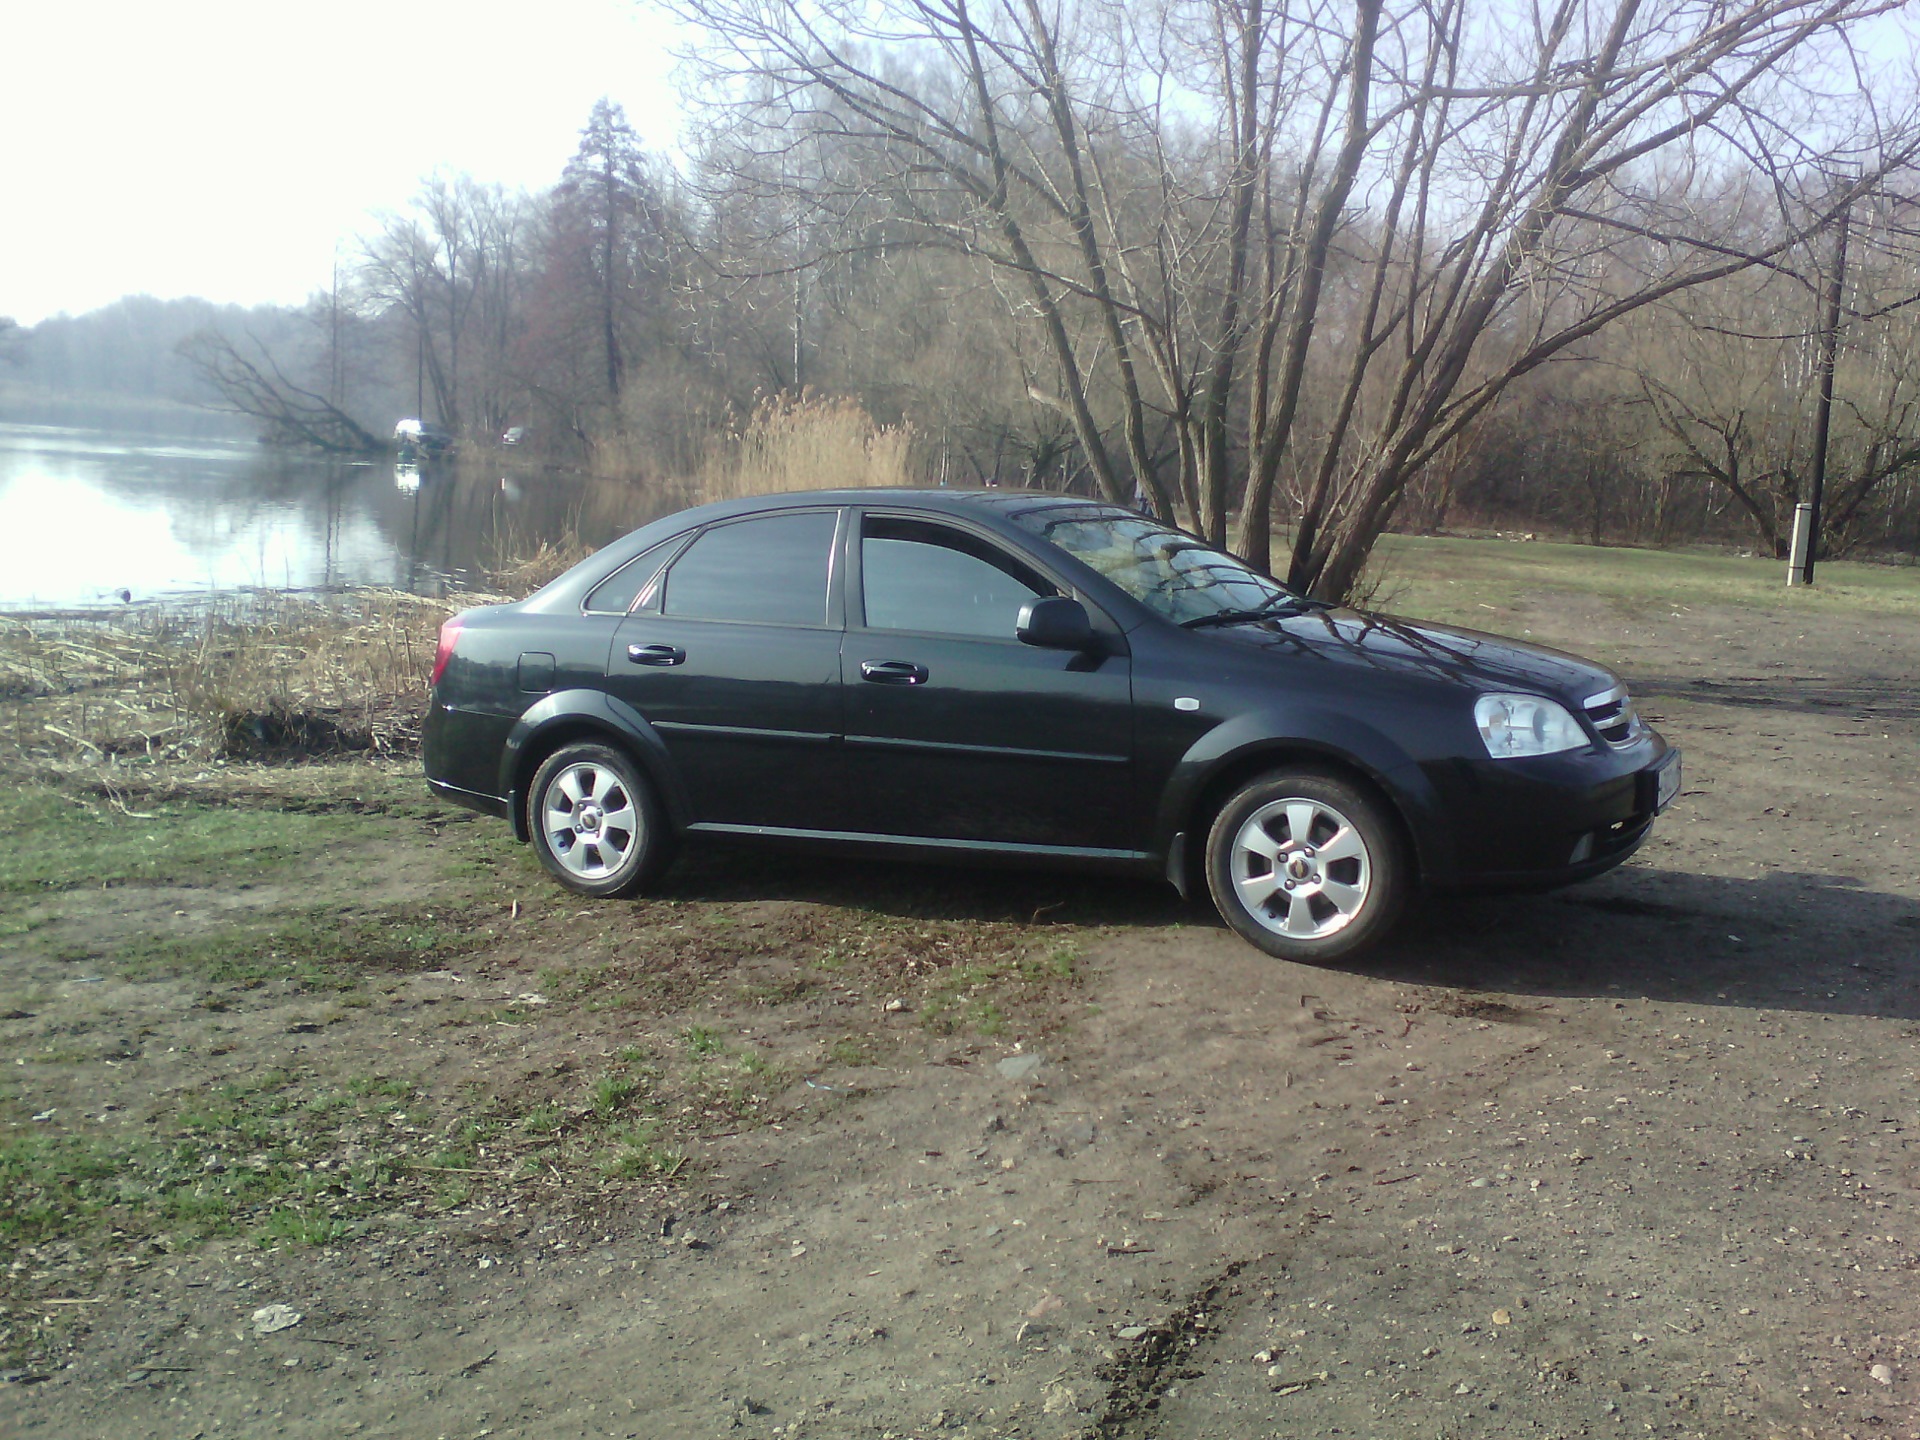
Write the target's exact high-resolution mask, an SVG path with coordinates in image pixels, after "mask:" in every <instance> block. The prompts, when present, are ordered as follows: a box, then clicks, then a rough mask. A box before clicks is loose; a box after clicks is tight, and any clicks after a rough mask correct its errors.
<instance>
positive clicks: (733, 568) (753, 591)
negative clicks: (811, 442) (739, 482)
mask: <svg viewBox="0 0 1920 1440" xmlns="http://www.w3.org/2000/svg"><path fill="white" fill-rule="evenodd" d="M835 523H836V517H835V514H834V512H833V511H831V510H803V511H800V512H798V513H797V514H786V515H763V516H761V517H759V518H758V519H755V520H737V521H735V522H733V523H732V524H730V525H716V526H714V528H713V529H711V530H709V531H707V533H706V534H704V535H702V536H701V537H700V538H699V539H698V540H696V541H694V542H693V544H692V545H691V546H690V547H688V550H687V553H686V554H684V555H682V556H681V557H680V558H679V559H678V560H676V561H675V562H674V564H673V568H672V569H671V570H669V571H668V572H667V583H666V592H665V597H664V599H663V600H662V602H661V606H660V609H661V612H662V613H663V614H666V615H673V616H678V617H680V618H682V619H688V620H753V621H758V622H759V623H760V624H763V625H824V624H826V623H827V578H828V575H829V572H830V566H829V560H830V557H831V556H832V553H833V532H834V526H835Z"/></svg>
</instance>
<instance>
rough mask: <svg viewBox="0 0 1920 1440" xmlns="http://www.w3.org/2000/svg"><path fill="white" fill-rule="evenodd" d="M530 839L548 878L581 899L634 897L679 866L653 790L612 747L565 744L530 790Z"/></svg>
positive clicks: (636, 768)
mask: <svg viewBox="0 0 1920 1440" xmlns="http://www.w3.org/2000/svg"><path fill="white" fill-rule="evenodd" d="M527 833H528V835H529V836H530V837H531V838H532V840H533V848H534V853H535V854H537V855H538V856H539V857H540V863H541V864H542V865H544V866H546V868H547V871H548V873H550V874H551V875H552V876H553V877H554V879H556V880H558V881H559V882H560V883H561V884H562V885H564V886H566V887H567V889H569V890H571V891H573V892H574V893H575V894H578V895H592V896H595V897H597V898H601V899H606V898H610V897H614V896H623V895H632V894H634V893H636V892H637V891H638V890H639V889H640V888H641V887H642V886H644V885H646V884H647V883H648V882H649V881H651V880H653V879H654V878H655V877H657V876H658V875H659V874H660V872H661V871H662V870H664V869H666V867H667V866H668V865H669V864H670V863H671V862H672V860H673V834H672V831H671V829H670V828H669V826H668V824H667V817H666V812H665V810H664V809H663V808H662V807H661V804H660V800H659V797H658V796H657V795H655V793H654V789H653V786H652V784H651V783H650V782H649V781H648V780H647V777H646V776H645V775H643V774H642V773H641V771H640V767H639V766H638V765H636V764H634V763H633V760H632V759H631V757H629V756H628V755H627V754H626V753H625V752H624V751H622V750H618V749H616V748H614V747H613V746H611V745H597V744H592V743H582V744H576V745H563V746H561V747H560V748H559V749H558V750H556V751H554V752H553V754H551V755H549V756H548V757H547V758H546V760H545V762H544V763H542V764H541V766H540V768H539V770H537V771H535V772H534V777H533V784H532V785H530V786H528V787H527Z"/></svg>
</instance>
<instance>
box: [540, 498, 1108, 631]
mask: <svg viewBox="0 0 1920 1440" xmlns="http://www.w3.org/2000/svg"><path fill="white" fill-rule="evenodd" d="M841 505H867V506H875V505H877V506H898V507H900V508H901V509H913V510H921V511H925V512H928V513H930V514H944V515H954V516H971V517H973V518H976V519H980V520H984V521H986V522H987V523H988V525H989V526H990V527H991V528H993V529H995V530H999V531H1003V532H1005V533H1007V534H1009V535H1014V536H1018V537H1020V538H1021V539H1023V540H1026V541H1028V542H1029V543H1030V542H1031V541H1032V539H1033V536H1032V534H1031V532H1027V531H1023V530H1022V529H1021V527H1020V526H1019V525H1018V524H1017V523H1016V518H1015V517H1016V514H1017V512H1018V511H1020V510H1022V509H1033V508H1044V509H1052V508H1055V507H1068V506H1071V507H1075V508H1079V509H1094V510H1102V511H1108V512H1111V513H1113V514H1120V515H1124V514H1129V513H1132V512H1129V511H1127V510H1125V509H1124V508H1122V507H1120V506H1117V505H1112V504H1110V503H1108V502H1107V501H1104V500H1094V499H1089V498H1088V497H1086V496H1084V495H1063V494H1061V493H1059V492H1058V491H1053V490H1008V489H999V488H969V489H964V490H962V489H956V488H951V487H941V488H929V489H914V488H910V487H906V486H891V487H884V488H883V487H878V486H875V487H872V488H862V489H847V490H789V491H784V492H782V493H779V494H774V495H745V496H741V497H739V498H737V499H732V500H717V501H714V502H712V503H710V504H706V505H698V506H695V507H693V508H691V509H687V510H676V511H673V512H671V513H669V514H666V515H662V516H661V517H660V518H659V519H657V520H654V521H651V522H649V523H648V524H646V525H643V526H641V527H640V528H639V529H638V530H634V531H632V532H630V533H628V534H626V535H624V536H622V537H621V538H620V539H618V540H615V541H614V542H613V543H612V544H610V545H608V546H606V547H605V548H603V549H601V550H600V551H598V552H596V553H595V554H594V555H593V556H591V557H589V558H588V559H587V560H583V561H582V562H581V563H580V564H578V565H576V566H574V567H573V569H571V570H569V571H568V572H567V573H566V574H564V575H562V576H560V577H559V578H558V579H556V580H554V581H553V582H552V583H550V584H549V585H547V586H545V587H543V588H542V589H540V590H538V591H536V592H535V593H534V594H533V595H531V596H529V597H528V598H527V599H526V600H525V601H522V602H521V604H522V605H524V606H526V607H527V608H530V609H548V608H553V609H561V608H565V607H568V606H571V605H574V604H577V603H579V600H580V598H581V597H582V596H583V595H584V594H585V593H586V591H587V590H588V589H589V588H591V586H592V585H593V584H594V583H597V581H598V579H599V578H600V577H601V576H602V575H605V574H608V573H610V572H611V571H612V570H614V569H617V568H618V567H619V566H620V565H624V564H625V563H626V562H627V561H629V560H631V559H632V558H633V557H634V556H636V555H639V554H641V553H642V552H643V551H645V550H647V549H649V548H651V547H652V546H654V545H656V544H658V543H660V542H661V541H664V540H667V539H669V538H671V537H672V536H674V535H683V534H685V533H687V532H688V531H690V530H695V529H698V528H699V527H700V526H703V525H711V524H714V523H715V522H718V521H724V520H733V519H738V518H744V517H746V516H749V515H761V514H766V513H768V512H769V511H779V510H806V509H814V508H818V507H824V506H841Z"/></svg>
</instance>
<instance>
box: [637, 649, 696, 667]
mask: <svg viewBox="0 0 1920 1440" xmlns="http://www.w3.org/2000/svg"><path fill="white" fill-rule="evenodd" d="M686 658H687V652H686V651H684V650H682V649H681V648H680V647H679V646H678V645H629V646H627V659H629V660H631V661H632V662H633V663H634V664H636V665H678V664H680V663H681V662H682V661H684V660H685V659H686Z"/></svg>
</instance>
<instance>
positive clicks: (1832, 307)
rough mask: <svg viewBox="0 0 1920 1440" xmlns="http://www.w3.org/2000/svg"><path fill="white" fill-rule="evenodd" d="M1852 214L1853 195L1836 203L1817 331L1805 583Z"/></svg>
mask: <svg viewBox="0 0 1920 1440" xmlns="http://www.w3.org/2000/svg"><path fill="white" fill-rule="evenodd" d="M1852 216H1853V197H1852V196H1848V197H1847V199H1846V200H1845V201H1843V202H1842V203H1841V206H1840V235H1839V239H1838V241H1837V242H1836V243H1835V245H1834V254H1833V273H1832V274H1831V275H1829V276H1828V277H1827V313H1826V316H1825V319H1824V323H1823V324H1822V326H1821V330H1820V406H1819V409H1818V410H1817V411H1816V412H1815V416H1814V422H1813V494H1812V495H1811V496H1810V497H1809V498H1810V499H1811V501H1812V510H1811V512H1810V514H1809V515H1808V527H1807V528H1808V530H1809V532H1810V534H1809V536H1808V541H1807V568H1806V571H1805V579H1804V582H1803V583H1805V584H1808V585H1811V584H1812V583H1813V567H1814V562H1815V561H1817V560H1818V559H1819V558H1820V503H1821V501H1822V500H1823V499H1824V498H1825V497H1826V489H1827V436H1828V434H1829V432H1830V431H1831V429H1832V426H1833V371H1834V363H1835V361H1836V360H1837V359H1838V358H1839V353H1840V294H1841V291H1842V290H1844V289H1845V288H1846V283H1847V224H1848V221H1849V220H1851V219H1852Z"/></svg>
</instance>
